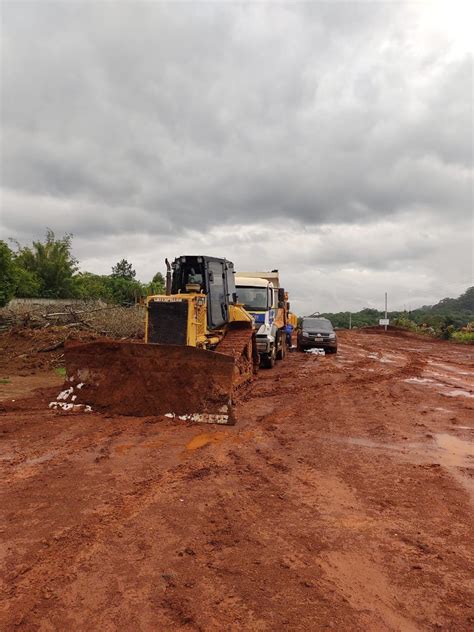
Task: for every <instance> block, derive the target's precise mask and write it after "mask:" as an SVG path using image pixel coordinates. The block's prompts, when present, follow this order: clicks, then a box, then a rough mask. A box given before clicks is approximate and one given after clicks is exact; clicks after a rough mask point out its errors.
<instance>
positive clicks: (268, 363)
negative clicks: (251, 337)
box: [235, 271, 287, 368]
mask: <svg viewBox="0 0 474 632" xmlns="http://www.w3.org/2000/svg"><path fill="white" fill-rule="evenodd" d="M235 285H236V292H237V300H238V302H239V303H241V304H243V306H244V308H245V309H246V311H248V312H249V313H250V314H251V315H252V316H253V318H254V320H255V334H256V340H257V351H258V353H259V356H260V364H261V365H262V366H263V367H267V368H272V367H273V366H274V365H275V361H276V360H281V359H283V358H284V357H285V355H286V346H287V345H286V331H285V327H286V309H285V296H286V295H285V291H284V290H283V288H280V287H279V285H280V284H279V278H278V273H277V272H276V271H274V272H239V273H237V275H236V278H235Z"/></svg>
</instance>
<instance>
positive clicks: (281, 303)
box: [278, 287, 285, 307]
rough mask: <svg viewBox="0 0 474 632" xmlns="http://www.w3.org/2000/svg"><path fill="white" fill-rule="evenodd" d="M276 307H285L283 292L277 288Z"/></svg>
mask: <svg viewBox="0 0 474 632" xmlns="http://www.w3.org/2000/svg"><path fill="white" fill-rule="evenodd" d="M278 307H285V290H284V289H283V288H282V287H280V288H278Z"/></svg>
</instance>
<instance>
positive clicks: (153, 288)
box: [145, 272, 165, 296]
mask: <svg viewBox="0 0 474 632" xmlns="http://www.w3.org/2000/svg"><path fill="white" fill-rule="evenodd" d="M145 289H146V294H147V295H148V296H150V295H151V294H164V293H165V279H164V276H163V275H162V274H161V272H157V273H156V274H155V276H154V277H153V279H152V280H151V282H150V283H149V284H148V285H147V286H146V288H145Z"/></svg>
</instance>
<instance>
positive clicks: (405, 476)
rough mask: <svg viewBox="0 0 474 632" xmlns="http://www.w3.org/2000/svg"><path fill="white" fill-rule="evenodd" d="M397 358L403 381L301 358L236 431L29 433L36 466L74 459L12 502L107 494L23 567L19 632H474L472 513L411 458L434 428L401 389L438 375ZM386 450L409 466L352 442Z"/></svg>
mask: <svg viewBox="0 0 474 632" xmlns="http://www.w3.org/2000/svg"><path fill="white" fill-rule="evenodd" d="M347 338H348V339H349V342H350V341H351V340H357V334H355V333H352V334H349V335H347ZM372 338H373V336H370V337H369V336H367V340H363V342H364V346H363V348H359V351H364V353H368V354H369V353H371V352H372V351H373V348H374V346H375V342H374V340H373V339H372ZM341 339H342V345H341V349H342V350H343V354H342V355H343V359H344V356H345V357H346V358H347V360H351V357H350V355H347V354H348V352H349V353H350V350H351V348H352V347H351V346H350V344H346V343H345V339H346V335H345V334H343V335H342V336H341ZM361 339H362V337H361ZM382 343H383V344H380V345H379V346H378V347H377V351H378V352H379V353H381V352H383V353H385V352H386V351H387V352H390V353H393V354H399V355H400V356H403V359H402V360H401V362H402V364H401V366H398V365H396V364H395V363H394V364H390V363H387V364H383V366H381V365H380V364H378V363H376V362H375V361H374V359H373V358H372V359H371V358H365V359H360V360H359V359H356V358H355V353H354V355H353V358H352V359H354V360H355V362H353V363H351V364H344V363H343V362H339V361H338V359H337V358H335V357H333V356H329V357H325V358H317V359H316V358H312V357H309V356H305V355H303V354H289V356H288V359H287V362H283V363H280V364H278V365H277V367H276V369H275V371H274V372H266V371H265V372H264V371H261V372H260V377H259V378H258V379H257V380H256V381H255V382H254V384H253V385H252V389H251V391H250V392H249V393H248V394H247V395H246V397H245V398H244V399H243V400H242V401H240V402H239V404H238V407H237V416H238V425H237V426H235V427H233V428H229V429H225V430H223V429H222V428H219V429H213V428H207V427H203V426H190V425H187V424H183V425H179V426H178V425H176V426H173V425H172V424H171V422H165V421H163V420H153V419H150V420H148V421H147V420H140V422H138V421H137V420H130V421H127V420H124V419H123V418H113V417H111V418H104V417H101V416H99V415H97V416H94V417H91V418H87V421H84V422H83V423H82V422H80V420H78V425H77V427H76V428H75V427H74V424H73V423H72V422H70V425H69V426H67V427H65V428H63V429H62V433H63V434H60V435H58V434H57V433H56V434H55V433H54V423H53V424H52V425H51V426H48V428H49V430H48V431H47V432H44V430H42V429H41V416H40V414H39V413H36V412H35V424H36V425H35V426H33V425H31V422H29V421H28V420H27V418H26V417H25V418H24V419H25V421H24V422H22V425H21V427H22V428H23V430H22V432H23V434H21V435H20V441H21V442H22V445H24V446H25V449H24V452H25V456H26V457H27V458H31V456H32V454H31V452H30V453H29V452H28V448H27V446H28V441H30V440H31V441H32V442H33V443H32V445H34V450H33V452H34V455H35V457H36V456H38V455H39V456H41V450H42V449H43V450H45V451H47V450H52V449H57V450H59V452H58V455H59V456H58V455H56V456H55V458H57V461H55V462H54V467H53V466H52V464H51V462H49V463H48V464H46V463H43V464H42V463H38V470H37V471H36V472H35V476H32V477H31V478H30V479H29V480H28V481H20V482H17V483H15V485H14V486H13V487H12V489H11V492H12V495H13V498H14V494H15V493H16V492H21V494H22V498H24V499H25V502H26V501H27V499H28V498H31V499H33V500H35V499H37V497H38V498H39V496H38V494H39V493H40V491H39V490H40V488H41V486H44V490H43V491H41V500H42V501H43V503H44V502H45V501H49V502H50V503H52V504H54V502H55V501H58V500H59V501H60V502H61V498H58V494H60V493H63V490H64V492H65V493H67V489H68V486H69V489H71V490H74V486H75V485H76V486H77V484H78V478H79V477H81V476H86V475H87V476H90V482H91V485H92V487H91V495H90V497H88V498H87V499H85V500H84V502H83V504H82V505H81V506H80V507H79V509H78V511H79V514H78V519H77V522H78V524H76V525H70V526H69V527H67V528H62V527H61V514H57V516H58V517H57V518H56V522H54V523H52V524H53V527H52V529H51V536H48V538H46V542H45V544H44V545H42V547H43V548H40V549H39V550H37V551H36V550H34V547H33V548H32V550H31V552H30V553H24V554H22V555H21V558H20V559H19V560H17V562H15V561H14V559H13V558H10V559H9V562H10V563H11V565H10V567H9V569H10V570H9V572H10V575H9V576H8V580H9V582H10V586H8V587H6V591H5V592H4V595H5V597H6V599H5V601H6V602H10V604H9V610H8V614H7V615H6V618H5V619H4V620H5V623H6V625H5V628H4V629H6V630H13V629H20V630H21V629H24V630H33V629H38V628H41V627H43V628H45V627H46V628H47V627H48V626H49V627H50V628H51V627H52V628H56V629H68V628H69V629H75V630H85V629H94V628H96V629H97V628H100V629H102V630H104V631H107V632H108V631H109V630H115V629H140V628H141V629H160V630H175V629H180V630H206V632H207V631H214V630H215V631H218V630H219V632H220V630H222V629H229V630H237V629H245V630H249V631H253V630H265V631H266V630H280V629H288V630H294V631H300V630H308V629H325V628H333V629H337V630H364V631H365V630H368V631H371V632H379V631H380V630H385V629H386V630H403V631H404V630H409V629H417V630H432V629H442V628H445V629H453V630H454V629H456V632H457V631H458V630H466V631H467V630H468V629H471V628H472V622H473V621H474V619H472V620H469V616H470V612H469V609H468V607H467V606H466V604H468V603H469V601H470V599H469V590H468V586H467V577H468V574H469V566H468V562H467V558H468V554H469V551H468V548H467V543H468V541H469V537H470V536H469V530H468V528H467V524H468V516H469V512H468V505H466V499H465V496H464V495H463V494H462V493H461V491H460V489H459V488H458V487H457V486H456V485H455V483H454V482H453V481H451V480H450V478H449V476H447V475H446V473H445V472H443V471H442V469H441V468H437V467H432V466H431V463H430V462H428V463H427V464H423V465H419V464H414V463H411V462H409V461H408V462H407V461H406V460H403V459H401V458H399V454H400V452H401V451H402V450H404V449H405V448H404V437H405V438H409V440H410V441H414V440H416V441H418V442H420V443H421V442H422V441H424V442H425V443H427V442H428V443H429V442H430V441H431V440H430V439H429V438H426V437H425V434H426V433H427V432H428V431H429V432H434V430H432V428H434V429H436V427H437V426H436V425H434V424H435V423H438V422H437V421H436V420H434V421H431V420H430V419H428V418H426V416H424V417H423V416H420V415H421V412H420V404H421V403H422V404H423V407H424V408H426V405H427V401H426V399H420V396H419V394H418V391H417V390H416V389H414V388H413V387H411V385H406V386H405V385H402V386H403V389H404V390H403V391H400V388H399V386H398V385H399V384H400V383H401V382H402V381H403V378H404V377H406V376H412V375H419V373H418V372H419V371H422V370H423V366H425V361H426V358H425V357H424V354H422V353H418V352H417V351H407V350H405V349H401V346H402V345H400V344H397V346H396V349H394V348H393V346H391V343H390V340H389V339H388V338H387V339H385V340H382ZM411 344H414V343H413V342H412V341H411ZM364 367H365V368H373V367H377V368H379V369H380V373H377V374H375V375H374V373H375V372H369V371H367V373H368V375H367V376H366V375H361V371H362V369H364ZM370 374H372V375H370ZM366 377H367V379H366ZM390 380H392V381H390ZM404 397H405V399H403V398H404ZM397 398H399V399H400V398H402V399H401V401H397ZM433 405H434V404H433ZM453 406H457V407H458V408H457V410H458V411H460V412H458V414H459V415H461V413H462V410H463V409H461V408H460V407H459V402H453ZM44 419H47V420H48V421H47V424H49V423H50V421H51V420H50V417H48V416H45V418H44ZM418 422H419V423H420V424H421V423H422V422H423V423H424V427H421V425H420V426H418V425H416V423H418ZM101 423H102V424H103V426H102V431H101V430H98V429H97V425H98V424H101ZM29 424H30V425H29ZM81 424H82V425H81ZM147 424H149V425H147ZM430 424H431V425H430ZM12 432H13V435H12V440H17V441H18V438H15V434H14V427H12ZM101 432H102V436H101ZM38 433H40V434H41V433H44V436H43V438H41V436H39V434H38ZM380 435H382V436H383V437H384V442H385V443H388V441H389V440H390V441H392V442H394V443H395V444H396V446H397V450H393V451H389V450H382V449H381V450H378V451H376V450H374V449H373V448H372V447H371V444H370V441H369V442H368V443H367V445H364V444H362V443H359V444H358V443H354V442H352V439H353V438H356V439H357V438H360V437H370V438H373V437H374V436H380ZM25 439H27V441H26V442H25ZM329 439H332V440H329ZM33 440H34V441H33ZM190 445H192V446H195V449H191V448H190V447H187V446H190ZM101 449H103V452H101ZM96 458H98V460H97V461H96V460H95V459H96ZM12 467H13V469H15V468H17V467H18V465H13V466H12ZM5 472H6V473H7V472H8V469H5ZM36 474H38V475H36ZM54 475H57V476H62V477H63V478H62V479H61V480H63V481H64V485H59V484H57V485H55V484H53V483H54V479H51V480H50V482H49V484H48V480H49V479H48V476H51V477H53V476H54ZM104 490H105V491H104ZM71 498H72V499H77V494H76V495H75V494H74V493H71ZM65 503H67V499H66V500H65ZM45 507H46V505H45ZM45 507H43V508H41V507H38V519H41V518H43V517H47V518H50V514H51V513H52V511H53V507H52V508H51V510H48V509H47V508H45ZM13 519H15V518H14V517H13ZM16 520H17V523H16V524H17V527H18V529H19V530H20V531H21V528H22V524H21V517H20V518H16ZM28 528H29V531H28V533H30V534H31V533H32V528H33V527H32V526H29V527H28ZM471 535H472V534H471ZM20 536H21V533H20ZM14 542H15V546H21V545H22V543H21V537H20V538H19V539H14ZM407 543H408V544H407ZM39 544H41V543H39ZM30 548H31V547H30ZM438 556H439V557H438ZM18 561H19V562H20V563H21V565H20V564H18ZM2 616H3V615H2ZM16 624H18V625H16Z"/></svg>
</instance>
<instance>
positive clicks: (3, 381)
mask: <svg viewBox="0 0 474 632" xmlns="http://www.w3.org/2000/svg"><path fill="white" fill-rule="evenodd" d="M10 383H11V380H10V378H9V377H0V384H10Z"/></svg>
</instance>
